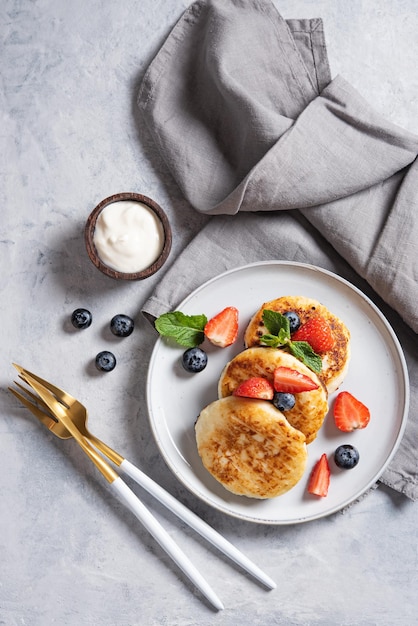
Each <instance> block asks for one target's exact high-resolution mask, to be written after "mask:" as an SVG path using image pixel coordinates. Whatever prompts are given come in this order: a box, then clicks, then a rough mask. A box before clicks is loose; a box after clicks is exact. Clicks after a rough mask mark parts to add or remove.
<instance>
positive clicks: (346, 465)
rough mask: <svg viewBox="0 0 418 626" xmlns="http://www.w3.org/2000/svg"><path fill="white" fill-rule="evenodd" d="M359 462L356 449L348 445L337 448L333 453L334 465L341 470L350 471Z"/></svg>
mask: <svg viewBox="0 0 418 626" xmlns="http://www.w3.org/2000/svg"><path fill="white" fill-rule="evenodd" d="M359 460H360V455H359V452H358V450H357V448H355V447H354V446H351V445H350V444H348V443H347V444H344V445H343V446H338V448H337V449H336V450H335V452H334V461H335V464H336V465H337V466H338V467H340V468H341V469H352V468H353V467H355V466H356V465H357V463H358V462H359Z"/></svg>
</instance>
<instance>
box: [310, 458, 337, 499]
mask: <svg viewBox="0 0 418 626" xmlns="http://www.w3.org/2000/svg"><path fill="white" fill-rule="evenodd" d="M330 473H331V472H330V469H329V464H328V459H327V455H326V454H323V455H322V456H321V458H320V459H319V461H317V463H316V464H315V466H314V468H313V470H312V474H311V477H310V479H309V483H308V492H309V493H312V494H313V495H314V496H320V497H321V498H325V496H327V495H328V489H329V483H330Z"/></svg>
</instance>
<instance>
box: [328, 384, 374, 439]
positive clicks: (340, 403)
mask: <svg viewBox="0 0 418 626" xmlns="http://www.w3.org/2000/svg"><path fill="white" fill-rule="evenodd" d="M334 421H335V425H336V427H337V428H339V429H340V430H342V431H344V432H345V433H349V432H351V431H352V430H356V429H357V428H366V426H367V424H368V423H369V422H370V411H369V409H368V408H367V406H366V405H365V404H363V403H362V402H360V400H358V399H357V398H355V397H354V396H353V395H352V394H351V393H349V392H348V391H341V392H340V393H339V394H338V396H337V397H336V398H335V403H334Z"/></svg>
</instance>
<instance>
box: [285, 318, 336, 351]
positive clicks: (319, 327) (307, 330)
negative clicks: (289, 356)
mask: <svg viewBox="0 0 418 626" xmlns="http://www.w3.org/2000/svg"><path fill="white" fill-rule="evenodd" d="M292 341H306V342H307V343H309V345H310V346H311V348H312V350H313V351H314V352H328V350H331V349H332V348H333V347H334V345H335V339H334V336H333V334H332V330H331V326H330V325H329V324H328V322H327V320H326V319H325V318H324V317H321V315H315V316H314V317H311V318H310V319H309V320H308V321H307V322H306V323H305V324H303V326H301V327H300V328H299V329H298V330H297V331H296V332H295V333H293V335H292Z"/></svg>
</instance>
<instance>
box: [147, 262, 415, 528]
mask: <svg viewBox="0 0 418 626" xmlns="http://www.w3.org/2000/svg"><path fill="white" fill-rule="evenodd" d="M263 266H279V267H282V266H287V267H294V268H299V269H303V270H308V271H312V272H314V273H318V274H325V275H326V276H328V278H331V279H333V280H336V281H337V282H339V283H342V284H343V285H344V286H345V287H348V288H349V289H350V290H351V291H354V292H355V293H356V295H357V296H358V297H360V298H361V299H362V300H363V301H365V303H366V304H367V305H368V306H370V307H371V309H372V310H373V312H374V314H375V315H377V317H378V318H379V319H380V321H381V322H382V323H383V325H384V327H385V329H386V331H387V332H388V333H389V335H390V338H391V340H392V342H393V347H394V348H395V350H396V355H397V358H398V359H399V362H400V365H401V370H402V375H401V379H402V382H403V389H402V390H401V391H402V393H403V396H404V406H403V411H402V417H401V423H400V427H399V430H398V433H397V436H396V439H395V440H394V443H393V445H392V448H391V451H390V453H389V454H388V456H387V458H386V460H385V462H384V463H383V465H382V466H381V467H380V468H379V471H378V472H377V474H375V475H374V476H373V478H372V479H370V480H369V481H368V482H367V484H366V485H365V486H364V487H363V488H362V489H361V490H360V491H359V492H357V493H356V494H355V496H354V497H353V496H350V497H348V498H347V499H346V500H344V502H342V503H339V504H338V505H336V506H335V507H333V508H331V510H328V511H326V512H318V513H317V514H313V515H310V516H307V517H300V518H295V519H292V520H276V519H266V518H259V517H255V516H248V515H246V514H244V513H241V512H239V511H234V510H231V509H228V508H227V507H226V506H222V505H221V504H219V503H217V502H214V501H212V500H210V499H208V497H207V496H205V495H204V494H203V493H202V492H201V491H200V489H199V488H198V487H196V486H191V485H190V484H189V482H188V481H187V480H186V479H185V478H184V477H183V476H182V473H181V472H179V471H178V469H177V468H176V467H175V466H174V464H173V463H172V462H171V460H170V457H169V455H168V454H167V453H166V451H165V450H164V446H163V445H162V440H161V437H160V436H159V433H158V432H157V430H156V425H155V423H154V420H153V418H152V415H153V411H152V408H151V402H150V396H151V379H152V372H153V365H154V362H155V360H156V357H157V352H158V349H159V346H160V345H161V344H164V339H163V337H157V339H156V341H155V344H154V347H153V349H152V353H151V357H150V360H149V364H148V371H147V380H146V404H147V409H148V422H149V424H150V426H151V431H152V433H153V436H154V440H155V442H156V444H157V447H158V450H159V452H160V454H161V456H162V458H163V460H164V462H165V463H166V465H167V466H168V468H169V469H170V471H171V472H172V473H173V474H174V476H176V478H177V479H178V480H179V481H180V483H181V484H182V485H183V486H184V487H186V489H187V490H188V491H189V492H190V493H192V494H193V495H195V496H196V497H198V498H199V499H200V500H201V501H202V502H204V503H205V504H206V505H208V506H210V507H211V508H213V509H215V510H217V511H219V512H221V513H224V514H225V515H228V516H229V517H233V518H235V519H239V520H241V521H246V522H251V523H255V524H263V525H269V526H291V525H296V524H302V523H307V522H311V521H315V520H318V519H322V518H325V517H329V516H330V515H334V514H336V513H338V512H339V511H342V510H343V509H345V508H346V507H348V506H350V505H351V504H354V503H355V502H356V501H358V500H359V499H360V498H362V497H363V496H364V495H365V494H366V493H367V492H368V491H369V490H370V489H371V488H372V487H373V486H374V485H376V483H377V482H378V480H379V478H380V477H381V476H382V474H383V473H384V471H385V470H386V469H387V467H388V466H389V464H390V462H391V461H392V459H393V457H394V455H395V454H396V452H397V450H398V448H399V445H400V443H401V441H402V438H403V435H404V432H405V428H406V425H407V421H408V413H409V404H410V383H409V375H408V367H407V363H406V359H405V355H404V352H403V349H402V346H401V344H400V341H399V339H398V337H397V335H396V333H395V331H394V329H393V328H392V325H391V324H390V322H389V321H388V319H387V318H386V316H385V315H384V314H383V313H382V311H381V310H380V309H379V307H378V306H377V305H376V304H375V303H374V302H373V301H372V300H371V298H369V296H367V295H366V294H365V293H364V292H363V291H361V289H359V288H358V287H357V286H356V285H354V284H353V283H351V282H350V281H348V280H347V279H345V278H343V277H342V276H339V275H338V274H336V273H335V272H332V271H331V270H328V269H325V268H322V267H319V266H317V265H313V264H310V263H301V262H297V261H286V260H274V259H272V260H264V261H255V262H253V263H248V264H245V265H240V266H237V267H234V268H230V269H228V270H225V271H224V272H221V273H220V274H217V275H216V276H213V277H211V278H209V279H208V280H206V281H204V282H203V283H201V284H200V285H199V286H198V287H196V288H195V289H193V290H192V291H191V292H190V293H189V294H188V295H187V296H186V297H184V298H183V299H182V300H181V302H179V304H178V305H176V309H175V310H181V309H182V307H184V305H186V304H187V303H188V302H189V300H191V299H192V298H193V297H195V296H196V295H197V294H198V293H199V292H200V291H202V290H203V289H206V288H207V287H208V286H210V285H211V283H215V282H217V281H218V280H222V279H224V278H225V277H227V276H229V275H232V274H235V273H237V272H243V271H249V270H251V269H253V268H259V267H263ZM172 310H174V309H172Z"/></svg>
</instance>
